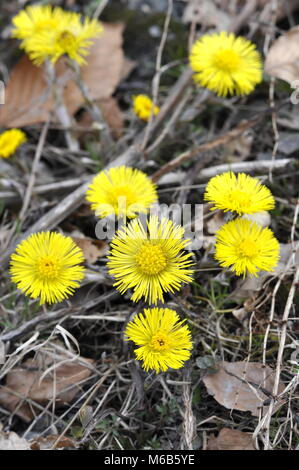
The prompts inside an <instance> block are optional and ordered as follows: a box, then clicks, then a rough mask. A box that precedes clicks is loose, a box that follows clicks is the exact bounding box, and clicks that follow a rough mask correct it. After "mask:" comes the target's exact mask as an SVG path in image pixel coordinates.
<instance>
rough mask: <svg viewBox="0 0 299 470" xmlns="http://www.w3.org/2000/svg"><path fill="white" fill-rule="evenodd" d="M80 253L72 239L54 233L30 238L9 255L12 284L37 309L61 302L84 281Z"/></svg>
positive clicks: (39, 234) (82, 258)
mask: <svg viewBox="0 0 299 470" xmlns="http://www.w3.org/2000/svg"><path fill="white" fill-rule="evenodd" d="M83 261H84V256H83V252H82V250H81V249H80V248H79V247H78V246H77V245H76V244H75V243H74V241H73V240H72V239H71V237H67V236H64V235H61V234H60V233H55V232H39V233H34V234H33V235H30V236H29V237H28V238H27V239H26V240H24V241H22V242H21V243H20V244H19V245H18V246H17V248H16V252H15V253H14V254H13V255H11V262H10V273H11V278H12V281H13V282H14V283H15V284H17V287H18V288H19V289H20V290H21V291H22V292H23V293H24V294H25V295H27V296H29V297H31V298H32V299H37V298H40V305H41V304H44V303H45V302H48V303H49V304H52V303H54V302H61V301H62V300H64V299H66V298H67V297H68V296H70V295H72V294H73V293H74V289H76V288H77V287H79V282H80V281H81V280H82V279H83V278H84V267H83V266H81V265H80V263H82V262H83Z"/></svg>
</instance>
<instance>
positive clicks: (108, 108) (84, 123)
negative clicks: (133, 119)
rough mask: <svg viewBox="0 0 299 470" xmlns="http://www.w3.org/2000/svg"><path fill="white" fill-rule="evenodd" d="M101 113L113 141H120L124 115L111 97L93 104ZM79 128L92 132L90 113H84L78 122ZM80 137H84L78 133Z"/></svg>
mask: <svg viewBox="0 0 299 470" xmlns="http://www.w3.org/2000/svg"><path fill="white" fill-rule="evenodd" d="M95 103H96V104H97V105H98V106H99V108H100V109H101V111H102V114H103V117H104V119H105V122H106V123H107V124H108V126H109V128H110V130H111V134H112V136H113V137H114V138H115V139H120V137H121V136H122V133H123V128H124V115H123V113H122V111H121V110H120V108H119V106H118V103H117V101H116V99H115V98H113V97H112V96H111V97H110V98H105V99H103V100H96V102H95ZM78 124H79V125H80V127H86V129H87V131H88V132H90V131H92V132H94V130H93V129H92V124H93V119H92V116H91V114H90V112H88V111H85V112H84V113H82V115H81V116H80V119H79V120H78ZM80 137H81V138H82V137H84V135H82V132H80Z"/></svg>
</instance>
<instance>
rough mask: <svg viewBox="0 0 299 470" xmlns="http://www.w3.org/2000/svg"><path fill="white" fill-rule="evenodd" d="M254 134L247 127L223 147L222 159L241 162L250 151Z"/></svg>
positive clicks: (229, 161)
mask: <svg viewBox="0 0 299 470" xmlns="http://www.w3.org/2000/svg"><path fill="white" fill-rule="evenodd" d="M253 138H254V134H253V131H252V129H248V130H246V131H245V132H243V134H241V135H240V136H238V137H237V138H236V139H232V140H231V141H230V142H228V143H227V144H225V145H224V147H223V160H224V161H225V162H227V163H232V162H243V161H244V160H246V158H247V157H248V156H249V155H250V153H251V147H252V143H253Z"/></svg>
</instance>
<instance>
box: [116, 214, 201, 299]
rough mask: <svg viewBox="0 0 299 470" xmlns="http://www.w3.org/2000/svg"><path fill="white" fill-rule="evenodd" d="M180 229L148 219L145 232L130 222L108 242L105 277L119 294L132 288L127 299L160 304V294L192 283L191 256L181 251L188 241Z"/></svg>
mask: <svg viewBox="0 0 299 470" xmlns="http://www.w3.org/2000/svg"><path fill="white" fill-rule="evenodd" d="M183 236H184V229H183V228H182V227H180V226H178V225H174V224H173V223H172V222H171V221H170V220H168V219H165V218H163V219H162V220H161V221H159V219H158V217H157V216H151V217H150V218H149V220H148V222H147V227H146V229H145V228H144V227H143V225H142V223H141V221H140V220H138V219H135V220H133V221H132V222H131V223H130V224H129V225H128V226H127V227H125V228H123V229H120V230H119V231H118V233H117V235H116V236H115V238H114V239H113V240H112V243H111V250H110V255H109V257H108V259H109V261H108V268H109V274H111V275H112V276H114V278H115V279H116V283H115V284H114V286H115V287H116V288H117V289H118V290H119V291H120V292H121V294H123V293H124V292H126V291H127V290H128V289H133V295H132V297H131V299H132V300H133V301H134V302H137V301H138V300H139V299H141V298H144V299H145V301H146V302H149V303H150V304H156V303H157V301H158V300H161V301H163V299H164V298H163V293H164V292H174V291H176V290H179V289H180V288H181V285H182V284H183V283H189V282H191V281H192V274H193V270H192V268H191V266H192V264H193V263H192V260H191V259H190V258H191V256H192V253H185V252H184V251H183V250H184V249H185V247H186V246H187V245H188V243H189V241H188V240H184V239H183Z"/></svg>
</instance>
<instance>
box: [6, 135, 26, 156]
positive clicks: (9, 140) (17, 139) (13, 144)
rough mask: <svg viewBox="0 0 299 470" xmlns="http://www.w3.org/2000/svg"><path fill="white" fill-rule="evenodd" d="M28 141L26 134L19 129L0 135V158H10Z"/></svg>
mask: <svg viewBox="0 0 299 470" xmlns="http://www.w3.org/2000/svg"><path fill="white" fill-rule="evenodd" d="M26 141H27V137H26V134H25V133H24V132H23V131H20V130H19V129H10V130H9V131H5V132H3V133H2V134H1V135H0V158H8V157H10V156H11V155H13V154H14V153H15V152H16V150H17V149H18V148H19V147H20V145H22V144H23V143H24V142H26Z"/></svg>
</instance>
